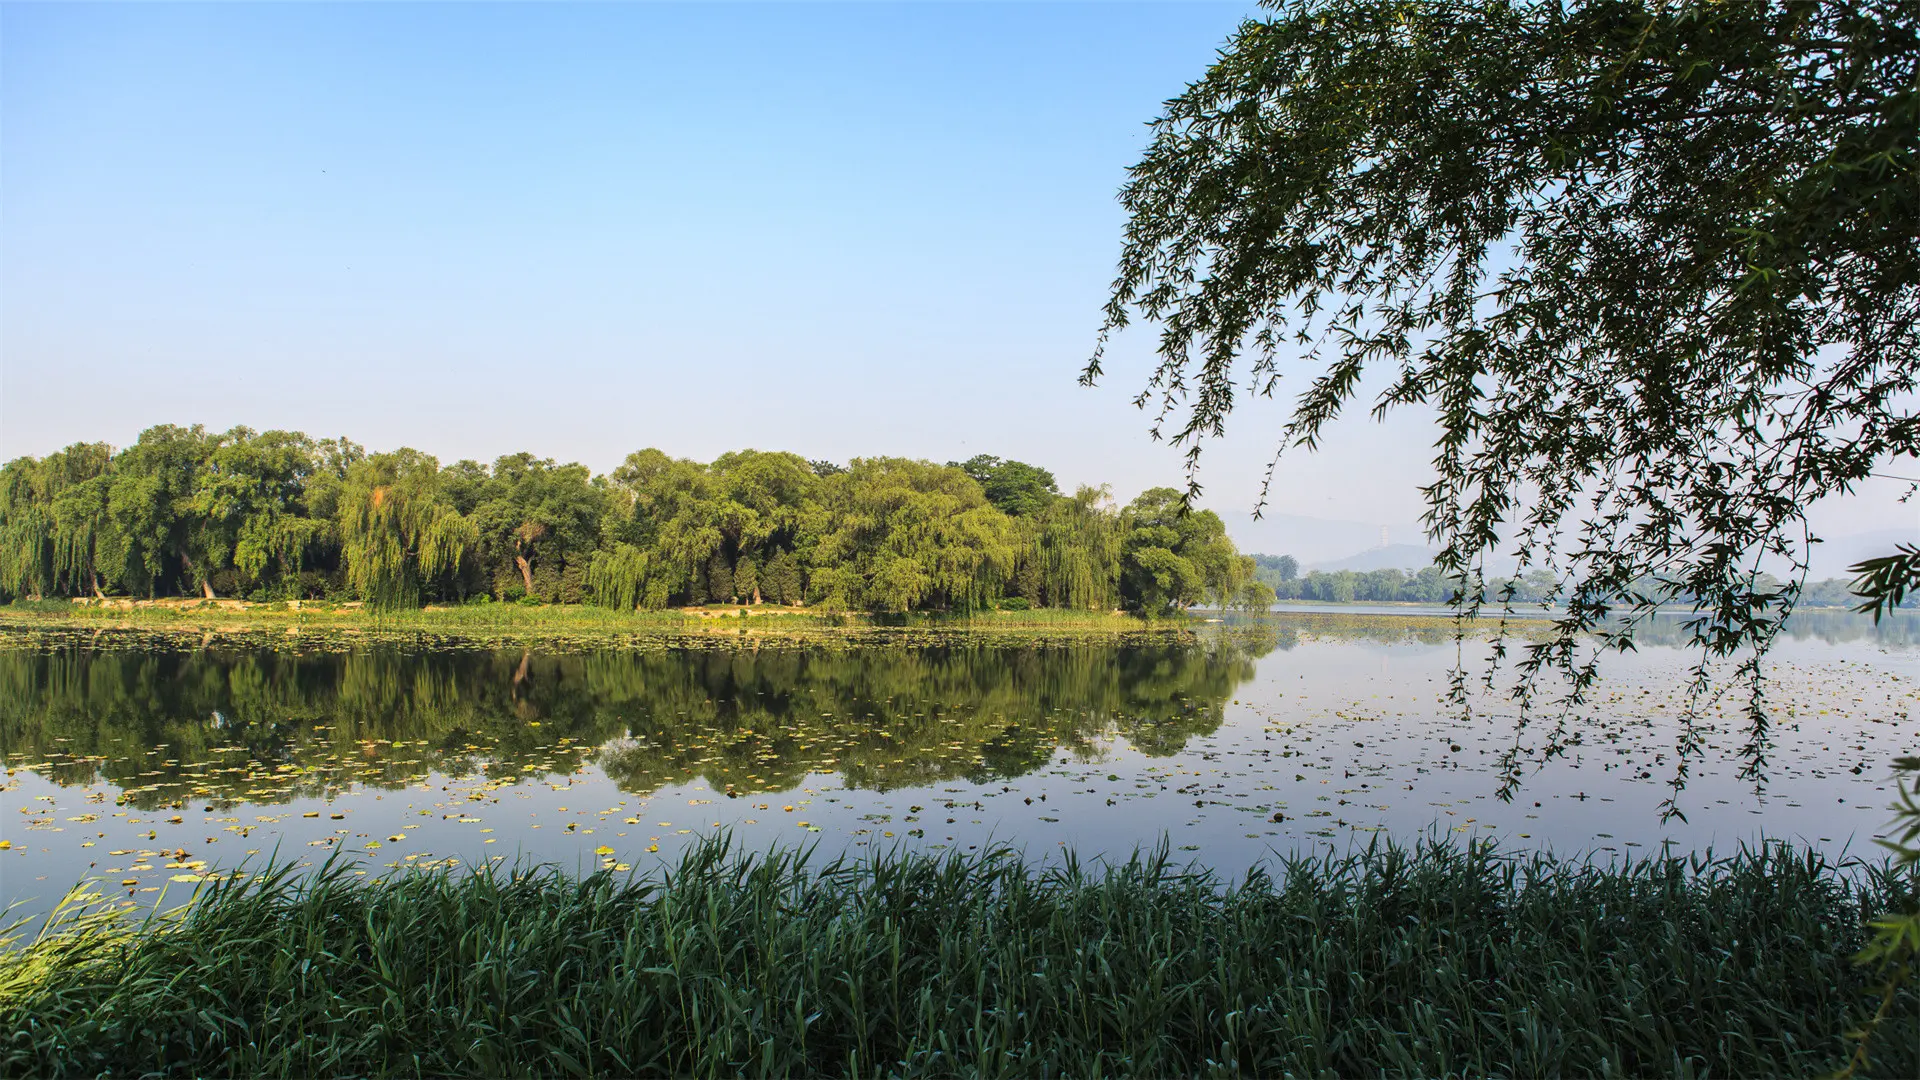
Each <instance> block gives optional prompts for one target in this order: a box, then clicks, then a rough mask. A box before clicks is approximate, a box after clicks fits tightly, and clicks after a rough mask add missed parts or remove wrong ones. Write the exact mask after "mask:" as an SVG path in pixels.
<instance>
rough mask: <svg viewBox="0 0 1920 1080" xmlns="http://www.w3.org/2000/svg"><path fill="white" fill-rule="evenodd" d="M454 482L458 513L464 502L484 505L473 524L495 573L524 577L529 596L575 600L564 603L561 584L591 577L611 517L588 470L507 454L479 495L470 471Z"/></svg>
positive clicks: (451, 489)
mask: <svg viewBox="0 0 1920 1080" xmlns="http://www.w3.org/2000/svg"><path fill="white" fill-rule="evenodd" d="M449 480H450V481H451V482H450V483H448V484H446V492H445V497H446V499H447V501H448V503H449V505H450V506H453V507H454V508H455V509H456V512H457V509H458V506H459V501H458V498H457V496H467V497H477V502H476V504H475V505H474V507H473V509H472V510H471V511H470V512H469V513H468V514H467V515H466V516H467V517H469V518H470V519H471V520H472V522H473V524H474V527H475V528H476V529H477V530H478V535H479V538H480V557H481V558H482V559H483V560H484V561H485V562H486V563H487V564H488V565H489V566H490V567H491V568H493V569H494V570H495V571H496V573H499V574H504V575H507V577H508V580H512V578H513V577H514V576H516V575H517V577H518V579H519V585H520V587H521V590H522V591H524V592H525V594H526V595H528V596H536V597H537V596H542V595H544V596H545V597H546V598H547V599H550V600H559V599H576V598H574V597H562V596H560V595H559V592H560V586H561V582H562V581H564V580H565V577H566V570H567V568H568V566H569V565H577V566H578V567H579V569H580V570H582V571H584V570H585V569H586V567H587V563H588V562H589V561H590V560H591V558H592V555H593V552H594V550H595V549H596V548H597V547H598V546H599V541H600V527H601V518H602V517H603V516H604V514H605V510H606V504H605V498H604V496H603V494H602V492H601V491H600V489H597V488H595V487H594V486H593V484H592V482H591V481H592V474H591V473H590V472H589V471H588V469H587V467H586V466H584V465H578V464H569V465H556V464H554V462H553V459H551V458H536V457H534V456H533V455H532V454H528V453H519V454H508V455H506V456H504V457H502V458H500V459H499V460H497V461H495V462H494V463H493V468H492V470H491V472H490V473H489V475H488V476H487V478H486V479H485V480H484V481H482V482H481V483H479V485H478V487H477V490H475V489H472V488H470V487H469V486H468V485H469V484H470V483H471V474H470V472H469V471H468V470H466V469H461V470H459V471H457V472H456V473H455V474H454V476H453V477H451V478H449ZM536 577H538V578H539V580H538V581H536ZM543 585H544V586H545V587H543Z"/></svg>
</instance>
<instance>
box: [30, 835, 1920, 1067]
mask: <svg viewBox="0 0 1920 1080" xmlns="http://www.w3.org/2000/svg"><path fill="white" fill-rule="evenodd" d="M1910 880H1911V879H1909V878H1905V877H1901V876H1899V875H1894V874H1890V873H1888V872H1886V871H1885V870H1884V869H1880V868H1875V867H1869V866H1858V865H1856V866H1852V867H1847V868H1843V867H1840V866H1836V865H1835V864H1833V863H1830V862H1828V861H1826V860H1825V859H1824V858H1823V857H1822V856H1820V855H1818V854H1817V853H1812V852H1799V851H1793V850H1789V849H1787V848H1783V847H1779V846H1769V847H1767V848H1765V849H1762V850H1749V851H1742V852H1741V853H1740V854H1739V855H1736V856H1734V857H1731V858H1725V859H1718V860H1709V859H1703V858H1692V859H1686V858H1654V859H1649V860H1646V861H1641V862H1634V863H1630V864H1621V865H1615V866H1595V865H1589V864H1584V863H1578V862H1564V861H1556V860H1554V859H1552V858H1550V857H1547V856H1525V857H1513V856H1507V855H1503V854H1501V853H1500V852H1498V851H1497V850H1496V849H1494V848H1492V847H1489V846H1484V845H1471V846H1466V847H1459V846H1452V845H1447V844H1437V845H1436V844H1423V845H1420V846H1418V847H1416V848H1413V849H1407V848H1401V847H1395V846H1390V845H1388V846H1381V847H1377V848H1375V849H1372V850H1370V851H1368V852H1366V853H1364V854H1359V855H1354V856H1350V857H1342V858H1336V857H1333V856H1325V857H1321V858H1304V857H1302V858H1294V859H1289V860H1286V861H1284V862H1281V863H1279V864H1277V865H1275V866H1273V867H1272V868H1270V870H1267V871H1256V872H1254V873H1252V874H1250V875H1249V876H1248V877H1247V878H1245V879H1244V880H1241V881H1238V882H1235V883H1232V884H1230V885H1229V884H1225V883H1222V882H1221V881H1219V880H1218V879H1216V878H1215V877H1213V876H1212V875H1210V874H1208V873H1205V872H1200V871H1190V870H1187V869H1182V868H1180V867H1178V866H1176V865H1174V864H1173V863H1172V862H1171V861H1170V860H1169V858H1168V855H1167V853H1166V851H1165V850H1161V851H1158V852H1155V853H1148V854H1141V855H1137V856H1136V857H1134V858H1133V859H1131V860H1130V861H1128V862H1125V863H1123V864H1119V865H1113V866H1105V867H1100V868H1097V869H1096V868H1090V867H1088V866H1086V865H1084V864H1082V863H1080V862H1078V861H1077V860H1075V859H1073V858H1072V857H1071V856H1069V857H1067V858H1065V859H1064V861H1061V862H1058V863H1052V864H1048V865H1032V864H1029V863H1027V862H1024V861H1023V860H1022V859H1021V858H1019V857H1017V856H1015V855H1013V854H1011V853H1009V852H1006V851H994V852H989V853H985V854H979V855H960V854H953V855H945V856H933V855H927V854H911V853H894V854H888V855H882V856H877V857H873V858H871V859H868V860H865V861H850V860H835V861H830V862H825V863H821V864H818V865H815V862H814V860H813V859H812V857H811V856H810V855H808V854H807V853H804V852H799V853H796V852H783V851H775V852H770V853H767V854H763V855H752V854H748V853H743V852H739V851H735V850H732V849H731V848H729V847H728V845H727V843H726V842H725V841H724V840H717V841H713V842H710V843H706V844H703V845H700V846H696V847H695V848H693V849H691V850H690V851H689V852H687V853H686V854H685V855H684V857H682V858H681V859H680V861H679V862H678V863H677V865H674V866H673V867H671V868H670V869H667V870H664V871H662V872H661V873H659V874H657V875H651V876H638V877H630V878H629V877H616V876H612V875H609V874H605V873H602V874H595V875H591V876H588V877H584V878H572V877H568V876H566V875H564V874H562V873H560V872H558V871H556V870H553V869H550V868H531V869H530V868H520V869H515V870H506V869H486V870H481V871H478V872H445V871H440V872H432V873H410V874H404V875H400V876H395V877H390V878H386V879H380V880H371V881H370V880H366V879H362V878H356V877H355V876H354V875H353V874H352V872H351V867H350V866H349V865H347V864H345V863H341V862H330V863H328V864H326V865H325V866H323V867H322V868H320V869H319V870H317V871H315V872H312V873H310V874H306V875H303V876H296V875H294V874H292V873H291V872H290V871H289V870H288V869H287V868H285V867H279V868H272V869H269V870H268V871H267V872H264V873H261V874H258V875H255V876H253V877H251V878H247V879H245V880H241V881H229V882H222V883H219V884H215V885H212V886H210V887H208V888H207V889H206V890H205V891H204V893H203V894H202V895H201V896H199V897H197V898H196V900H195V902H194V903H193V904H192V905H191V906H190V907H189V908H187V909H186V910H185V911H184V913H182V914H180V915H179V916H177V917H171V918H165V917H155V918H152V919H149V920H147V921H144V922H136V921H133V920H130V919H116V918H114V917H112V916H109V915H104V914H101V913H100V912H99V911H98V910H97V909H95V910H93V911H91V913H89V910H88V909H86V908H85V907H84V905H82V906H80V907H77V908H74V909H70V910H69V912H68V913H67V914H66V915H65V916H63V920H62V922H61V925H59V926H57V927H54V928H52V929H51V930H48V931H46V932H43V933H42V934H40V935H39V936H38V938H37V939H36V940H34V941H32V942H29V943H25V944H23V945H19V946H18V947H15V948H13V949H11V950H10V951H7V952H6V953H4V954H0V1033H5V1034H0V1039H4V1044H3V1045H0V1069H4V1071H5V1072H6V1073H7V1074H9V1075H28V1074H31V1075H43V1076H58V1075H72V1074H87V1075H95V1074H101V1073H112V1074H147V1073H151V1074H162V1075H187V1074H199V1075H250V1076H315V1075H333V1074H347V1073H352V1074H369V1075H373V1074H377V1075H428V1074H435V1075H471V1076H508V1075H536V1074H537V1075H559V1074H567V1075H656V1074H657V1075H666V1074H673V1075H698V1076H722V1075H726V1076H736V1075H742V1074H750V1075H756V1076H772V1075H821V1074H828V1075H869V1074H874V1075H877V1074H899V1075H949V1074H963V1073H964V1074H970V1075H986V1076H1063V1075H1103V1074H1147V1075H1226V1074H1261V1075H1283V1074H1291V1075H1300V1076H1331V1075H1340V1076H1346V1075H1357V1074H1381V1075H1416V1074H1417V1075H1429V1076H1437V1075H1462V1076H1464V1075H1475V1076H1541V1075H1557V1074H1563V1073H1580V1074H1591V1075H1622V1076H1625V1075H1648V1074H1659V1075H1737V1076H1744V1075H1758V1074H1781V1073H1809V1072H1815V1071H1819V1070H1822V1069H1828V1068H1833V1067H1836V1066H1838V1065H1839V1064H1841V1063H1842V1062H1843V1061H1844V1060H1845V1057H1846V1052H1847V1046H1846V1044H1845V1041H1844V1039H1843V1038H1842V1032H1843V1030H1844V1028H1845V1027H1846V1025H1847V1022H1848V1020H1849V1017H1850V1016H1851V1015H1853V1014H1854V1013H1855V1012H1857V1007H1858V1005H1859V1004H1860V1002H1861V1001H1862V1000H1863V998H1864V995H1865V994H1866V993H1867V992H1868V990H1869V989H1870V987H1869V985H1868V981H1867V979H1868V977H1867V975H1866V974H1865V973H1863V972H1862V971H1861V970H1860V969H1858V968H1856V967H1855V966H1854V965H1853V964H1851V963H1850V962H1849V957H1850V956H1851V955H1852V954H1853V952H1854V951H1856V950H1857V949H1859V948H1860V947H1861V945H1862V943H1863V942H1864V941H1865V939H1866V935H1865V931H1864V929H1863V924H1864V922H1865V920H1866V918H1867V917H1868V916H1869V915H1871V914H1872V913H1874V912H1877V911H1882V910H1885V909H1886V908H1887V906H1888V905H1889V904H1890V903H1893V902H1898V901H1901V900H1905V899H1908V898H1907V897H1904V896H1895V895H1894V893H1896V892H1899V891H1900V890H1902V889H1909V888H1911V884H1910ZM1907 994H1908V996H1907V997H1906V998H1905V999H1903V1001H1902V1003H1901V1006H1902V1007H1898V1008H1896V1009H1894V1010H1893V1012H1892V1014H1891V1017H1890V1019H1889V1020H1888V1021H1887V1022H1886V1027H1884V1028H1883V1031H1882V1040H1883V1041H1882V1042H1881V1043H1880V1045H1879V1046H1878V1048H1877V1052H1876V1055H1875V1062H1874V1064H1875V1066H1876V1068H1877V1069H1878V1070H1880V1071H1881V1072H1882V1073H1883V1074H1884V1075H1915V1074H1920V1007H1915V1006H1916V1004H1917V1003H1916V1001H1915V1000H1914V998H1913V996H1912V994H1911V991H1908V992H1907Z"/></svg>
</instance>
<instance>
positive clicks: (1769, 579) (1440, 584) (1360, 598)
mask: <svg viewBox="0 0 1920 1080" xmlns="http://www.w3.org/2000/svg"><path fill="white" fill-rule="evenodd" d="M1249 557H1250V558H1251V559H1253V562H1254V577H1255V578H1256V579H1258V580H1259V581H1260V582H1262V583H1263V584H1265V585H1266V586H1267V587H1268V588H1270V589H1272V590H1273V593H1274V596H1275V597H1276V598H1278V599H1281V600H1314V601H1319V602H1321V603H1329V604H1344V603H1356V602H1357V603H1415V604H1446V603H1451V602H1452V601H1453V599H1454V594H1455V592H1456V591H1457V589H1458V588H1459V585H1460V580H1459V579H1457V578H1454V577H1450V576H1448V575H1447V573H1446V572H1445V571H1443V570H1441V569H1440V568H1439V567H1438V566H1427V567H1423V568H1421V569H1418V570H1413V569H1406V570H1393V569H1382V570H1311V571H1308V572H1307V573H1305V574H1302V573H1301V572H1300V562H1299V560H1297V559H1295V558H1294V557H1293V556H1291V555H1252V556H1249ZM1756 583H1757V588H1758V589H1759V590H1760V591H1761V592H1763V593H1769V594H1770V593H1773V592H1777V591H1779V590H1781V589H1784V588H1785V587H1786V583H1785V582H1783V581H1781V580H1780V579H1779V578H1777V577H1774V576H1773V575H1771V574H1760V575H1758V577H1757V578H1756ZM1853 588H1854V582H1852V581H1849V580H1848V579H1846V578H1827V579H1825V580H1822V581H1812V582H1807V583H1806V584H1803V585H1802V586H1801V587H1800V597H1799V600H1798V601H1797V603H1796V607H1803V608H1808V607H1813V608H1835V607H1838V608H1852V607H1856V606H1858V605H1859V604H1860V601H1861V597H1860V595H1859V594H1857V593H1855V592H1854V591H1853ZM1642 589H1643V591H1647V592H1652V591H1653V589H1652V586H1651V583H1648V584H1646V585H1643V586H1642ZM1660 591H1661V592H1663V593H1666V594H1669V595H1671V596H1673V597H1674V598H1675V600H1676V601H1680V602H1685V601H1686V600H1688V599H1689V597H1690V594H1688V593H1687V592H1686V591H1685V590H1684V589H1679V590H1674V589H1671V588H1668V587H1666V586H1662V587H1661V589H1660ZM1562 592H1563V585H1562V583H1561V582H1560V581H1559V579H1558V578H1556V577H1555V576H1554V575H1553V574H1552V573H1549V572H1548V571H1545V570H1530V571H1528V572H1526V573H1525V574H1518V575H1514V576H1512V577H1497V576H1496V577H1490V578H1488V579H1487V581H1486V583H1485V585H1484V587H1483V588H1482V590H1481V597H1480V598H1481V601H1482V602H1484V603H1493V604H1498V603H1502V602H1505V601H1507V600H1511V601H1512V602H1513V603H1516V604H1541V603H1550V602H1553V601H1554V600H1555V599H1556V598H1557V597H1558V596H1560V595H1561V593H1562ZM1900 606H1905V607H1916V606H1920V594H1916V595H1910V596H1907V597H1905V599H1904V600H1903V601H1902V602H1901V604H1900Z"/></svg>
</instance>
